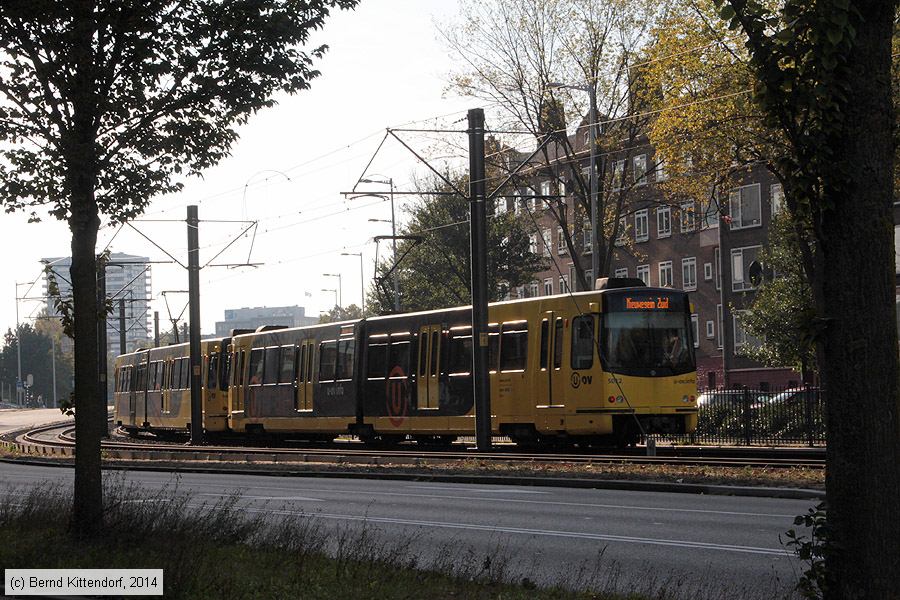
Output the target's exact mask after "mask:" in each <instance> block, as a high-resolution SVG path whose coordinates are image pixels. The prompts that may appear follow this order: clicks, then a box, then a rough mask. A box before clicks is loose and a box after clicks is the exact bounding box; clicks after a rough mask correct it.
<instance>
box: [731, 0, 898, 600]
mask: <svg viewBox="0 0 900 600" xmlns="http://www.w3.org/2000/svg"><path fill="white" fill-rule="evenodd" d="M716 4H717V5H718V6H719V11H720V12H719V15H720V17H721V18H722V20H723V21H725V22H726V23H727V24H728V26H729V28H730V29H731V30H733V31H740V32H741V34H742V37H743V42H744V46H745V48H746V51H747V53H748V55H749V57H750V58H749V61H748V65H749V68H750V70H751V72H752V74H753V77H754V83H755V84H754V88H753V99H754V102H755V104H756V106H758V107H759V109H760V111H761V113H762V115H763V117H764V119H765V124H766V125H767V126H768V127H770V128H771V129H772V130H775V131H778V132H779V133H780V135H781V138H782V139H783V140H784V144H785V146H786V150H787V151H785V152H784V153H782V155H781V156H779V158H778V171H779V173H780V174H781V180H782V184H783V186H784V192H785V203H786V205H787V209H788V214H789V215H790V218H791V221H792V223H793V224H794V226H795V227H796V228H798V229H800V228H804V227H807V226H808V227H809V230H808V232H809V235H808V236H803V235H801V236H798V241H799V247H800V253H801V254H800V255H801V259H802V263H803V269H804V272H805V274H806V277H807V280H808V281H809V283H810V289H811V293H812V298H813V304H812V306H813V308H814V310H815V316H814V317H813V320H814V322H813V326H812V330H811V332H810V334H811V336H813V338H814V339H815V341H816V356H817V362H818V365H819V371H820V375H821V379H822V382H823V384H824V385H825V386H826V388H827V392H828V402H827V411H826V423H827V444H828V447H827V463H828V470H827V475H826V491H827V495H828V513H827V521H828V523H827V524H828V527H827V531H828V540H827V545H826V549H825V565H826V580H825V581H824V582H822V587H823V591H824V595H825V597H826V598H828V599H837V598H841V599H847V598H871V599H873V600H874V599H882V598H895V597H897V593H898V592H897V590H898V589H900V552H897V540H898V539H900V520H898V519H897V518H896V509H897V497H898V495H900V392H898V375H900V370H898V345H897V328H896V323H895V314H894V311H895V308H894V297H895V269H894V262H895V260H894V248H893V246H894V239H893V236H892V230H893V226H894V223H893V201H894V182H893V175H894V152H895V140H894V137H893V131H894V126H895V123H896V119H895V114H894V106H893V102H892V97H891V96H892V89H891V63H892V60H891V58H892V57H891V54H892V36H893V32H894V26H895V20H896V18H897V2H896V1H885V0H858V1H856V2H852V3H851V2H850V1H849V0H818V1H816V2H808V1H805V0H785V2H782V3H778V4H776V5H771V4H765V3H760V2H758V1H756V0H716Z"/></svg>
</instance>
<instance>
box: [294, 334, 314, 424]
mask: <svg viewBox="0 0 900 600" xmlns="http://www.w3.org/2000/svg"><path fill="white" fill-rule="evenodd" d="M315 352H316V340H303V341H302V342H300V347H299V348H297V369H296V373H297V397H296V399H295V400H294V402H295V404H294V408H295V409H296V410H298V411H304V412H312V409H313V365H314V364H315V363H314V362H313V355H314V354H315Z"/></svg>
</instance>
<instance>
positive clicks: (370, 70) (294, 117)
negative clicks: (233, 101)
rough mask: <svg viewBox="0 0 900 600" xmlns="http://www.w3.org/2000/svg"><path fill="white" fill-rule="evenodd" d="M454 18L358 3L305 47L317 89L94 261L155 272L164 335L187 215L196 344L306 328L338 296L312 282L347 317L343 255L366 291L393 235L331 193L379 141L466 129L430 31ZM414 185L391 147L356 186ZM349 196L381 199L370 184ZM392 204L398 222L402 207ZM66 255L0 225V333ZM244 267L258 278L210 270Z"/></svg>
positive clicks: (441, 159)
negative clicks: (264, 311)
mask: <svg viewBox="0 0 900 600" xmlns="http://www.w3.org/2000/svg"><path fill="white" fill-rule="evenodd" d="M455 18H457V4H456V2H455V0H362V2H361V4H360V6H359V7H358V8H357V9H356V10H355V11H351V12H342V13H336V14H333V15H332V17H331V18H330V19H329V21H328V22H327V23H326V25H325V27H324V29H323V30H322V31H321V32H317V33H316V34H315V35H314V36H313V38H312V40H311V44H310V46H311V47H312V46H314V45H318V44H320V43H327V44H328V45H329V46H330V50H329V51H328V53H327V54H326V56H325V58H324V59H323V60H321V61H319V62H318V63H317V64H316V67H317V68H319V69H320V70H321V72H322V75H321V77H319V78H318V79H315V80H314V81H313V82H312V87H311V89H310V90H307V91H303V92H301V93H299V94H297V95H295V96H280V97H278V98H277V99H278V102H279V103H278V105H277V106H276V107H274V108H270V109H265V110H264V111H262V112H260V113H258V114H257V115H255V116H254V117H252V118H251V119H250V121H249V122H248V123H247V124H246V125H244V126H243V127H242V128H241V129H240V130H239V133H240V140H239V141H238V142H237V143H236V144H235V145H234V147H233V148H232V151H231V156H230V157H228V158H227V159H225V160H223V161H222V162H221V163H220V164H219V165H217V166H216V167H214V168H212V169H209V170H208V171H207V172H205V173H204V174H203V177H202V179H201V178H194V179H189V180H186V181H185V187H184V189H183V191H181V192H179V193H178V194H172V195H169V196H165V197H160V198H156V199H154V201H153V202H152V203H151V204H150V206H149V207H148V208H147V210H146V212H145V214H144V216H142V217H140V218H138V219H137V220H136V221H135V222H133V223H132V224H131V225H133V227H134V229H132V227H128V226H126V227H124V228H122V229H121V231H118V230H117V228H112V227H108V226H104V227H102V228H101V231H100V236H99V241H98V251H100V250H102V249H104V248H106V247H109V248H110V249H111V250H112V251H114V252H126V253H129V254H136V255H140V256H148V257H150V258H151V260H154V261H161V262H160V263H157V264H154V265H153V267H152V278H153V281H152V289H153V296H154V301H153V303H152V307H151V310H157V311H159V312H160V320H161V322H165V320H166V319H167V318H168V311H169V310H171V311H172V312H174V313H179V312H181V310H182V309H183V307H184V304H185V303H186V301H187V297H186V295H179V294H174V293H173V294H169V295H168V298H169V306H168V308H167V306H166V303H165V301H164V300H163V297H162V295H161V292H163V291H166V290H173V291H175V290H185V289H187V271H186V270H185V269H184V268H182V267H181V266H179V265H178V264H175V263H174V262H171V258H170V257H169V256H167V253H168V254H170V255H172V257H174V258H176V259H178V260H179V261H180V262H182V263H185V264H186V243H187V234H186V225H185V223H184V219H185V216H186V207H187V206H188V205H190V204H196V205H197V206H198V207H199V208H198V210H199V215H200V219H201V225H200V229H199V237H200V247H201V265H203V264H205V263H207V262H208V261H210V260H211V259H214V260H213V261H212V264H211V265H210V266H208V267H206V268H204V269H203V271H202V272H201V278H200V286H201V304H200V309H201V325H202V330H203V333H204V334H206V333H212V332H213V330H214V323H215V321H217V320H222V319H223V316H224V310H225V309H226V308H240V307H248V306H290V305H301V306H305V307H306V309H307V314H310V315H313V316H316V315H318V314H319V312H320V311H323V310H327V309H328V308H330V307H331V306H333V305H334V303H335V293H334V292H331V291H323V289H334V288H336V287H338V286H337V283H338V280H337V278H336V277H326V276H323V274H324V273H333V274H340V275H341V279H340V282H341V288H342V289H341V295H342V298H341V300H342V304H344V305H347V304H350V303H356V304H359V302H360V297H361V296H360V292H361V281H360V259H359V258H358V257H356V256H341V253H342V252H354V253H360V252H361V253H362V254H363V270H364V277H365V285H366V286H368V285H369V284H370V282H371V277H372V272H373V266H374V260H375V253H376V245H375V243H374V242H373V240H372V238H373V237H374V236H376V235H386V234H390V227H391V226H390V223H384V222H378V221H376V222H371V221H369V219H381V220H390V218H391V206H390V202H388V201H386V200H384V199H381V198H377V197H371V196H370V197H362V198H358V199H355V200H346V199H345V198H344V196H342V195H341V192H345V191H349V190H351V189H352V188H353V185H354V183H355V182H356V181H357V179H358V178H359V177H360V175H361V174H362V173H363V171H364V170H365V169H366V165H367V163H368V162H369V160H370V159H371V158H372V156H373V155H374V154H375V153H376V149H377V148H378V146H379V143H380V142H381V141H382V139H383V138H384V135H385V128H387V127H402V126H407V127H409V128H446V127H449V128H452V129H455V130H457V131H461V130H464V129H465V113H466V110H468V109H470V108H475V107H478V106H479V102H478V101H477V100H475V99H472V98H460V97H458V96H456V95H454V94H452V93H450V92H447V79H448V76H447V74H448V72H449V71H450V70H451V69H452V68H453V64H452V59H451V57H450V55H449V51H448V50H447V48H446V47H445V46H444V45H443V43H442V42H441V40H440V34H439V32H438V29H437V28H436V26H435V22H439V23H446V22H449V21H452V20H454V19H455ZM435 117H440V118H438V119H435ZM398 135H401V137H403V139H404V140H405V141H407V143H409V144H410V145H411V146H413V147H414V148H415V149H416V150H417V151H420V152H422V153H423V154H425V155H427V156H429V157H431V158H435V159H437V160H438V164H440V165H450V166H461V165H464V164H466V161H465V159H464V157H462V154H461V153H459V152H457V153H455V154H459V156H458V157H454V156H450V155H452V154H454V153H453V152H448V151H447V149H446V147H445V146H444V143H445V142H450V143H455V144H456V145H457V146H459V147H461V148H464V147H465V144H466V140H465V136H464V135H462V134H459V133H456V134H446V135H443V134H442V135H436V134H421V133H401V134H398ZM424 171H425V167H423V166H422V165H421V163H418V162H417V160H416V158H415V157H414V156H413V155H412V154H411V153H410V152H409V151H407V150H405V149H404V148H403V147H402V146H401V145H400V144H399V143H398V142H396V141H395V140H393V139H389V140H387V141H385V143H384V145H383V146H382V148H381V150H380V151H379V152H378V153H377V156H376V158H375V160H374V161H373V163H372V165H371V166H370V167H369V168H368V170H367V173H368V174H369V176H371V177H372V178H373V179H377V178H390V179H393V180H394V182H395V187H396V189H397V190H408V189H410V183H411V180H412V179H413V177H414V176H415V175H416V174H420V175H421V174H422V173H424ZM358 189H360V190H364V191H368V192H374V193H386V192H388V191H389V187H388V186H386V185H378V184H361V185H360V187H359V188H358ZM396 204H397V206H396V211H397V217H398V221H402V218H403V217H402V214H403V213H402V204H403V200H402V197H400V198H397V199H396ZM239 221H258V225H257V226H256V235H255V237H254V236H253V235H251V234H250V233H247V234H246V235H244V236H241V235H239V234H240V233H241V231H242V230H243V229H244V228H245V227H246V225H244V224H242V223H240V222H239ZM135 230H137V231H135ZM144 236H146V238H149V239H150V240H152V241H153V243H151V242H150V241H148V240H147V239H146V238H145V237H144ZM235 238H237V240H236V241H235V242H234V243H233V244H232V245H231V246H230V247H228V249H227V250H225V252H223V253H222V254H221V255H219V256H218V257H216V254H217V253H219V252H220V251H221V250H223V248H225V246H226V245H227V244H228V243H229V242H231V241H232V240H234V239H235ZM154 244H155V245H154ZM157 246H158V247H157ZM382 252H384V248H382ZM69 254H70V236H69V231H68V228H67V226H66V225H65V223H63V222H59V221H55V220H53V219H52V218H47V219H45V220H43V221H42V222H40V223H36V224H29V223H27V219H26V217H25V216H24V215H23V214H5V213H0V255H2V256H4V257H5V260H4V265H3V267H2V271H0V327H2V328H3V330H5V329H6V328H8V327H13V326H14V324H15V322H16V309H17V308H18V313H19V318H20V320H22V321H26V320H27V319H28V318H29V317H32V316H34V315H36V314H37V312H38V311H39V310H40V309H41V307H42V303H41V302H39V301H35V300H31V299H30V298H35V297H39V296H40V295H41V281H40V276H41V265H40V264H39V260H40V259H41V258H43V257H52V256H68V255H69ZM382 255H383V254H382ZM165 261H169V262H165ZM247 262H250V263H254V264H256V265H257V266H254V267H224V266H222V267H220V266H214V265H217V264H238V263H247ZM36 279H37V283H36V284H35V285H34V286H33V287H32V286H30V285H29V284H30V283H31V282H33V281H35V280H36ZM14 289H15V290H16V291H17V292H16V293H15V294H14V292H13V290H14ZM16 298H20V300H18V302H17V301H16ZM21 298H24V299H21ZM186 314H187V312H186V311H185V315H186Z"/></svg>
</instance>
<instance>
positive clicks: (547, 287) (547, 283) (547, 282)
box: [544, 277, 553, 296]
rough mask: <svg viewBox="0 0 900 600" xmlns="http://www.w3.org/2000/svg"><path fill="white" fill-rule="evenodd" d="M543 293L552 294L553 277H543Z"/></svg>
mask: <svg viewBox="0 0 900 600" xmlns="http://www.w3.org/2000/svg"><path fill="white" fill-rule="evenodd" d="M544 295H545V296H552V295H553V278H552V277H547V278H546V279H544Z"/></svg>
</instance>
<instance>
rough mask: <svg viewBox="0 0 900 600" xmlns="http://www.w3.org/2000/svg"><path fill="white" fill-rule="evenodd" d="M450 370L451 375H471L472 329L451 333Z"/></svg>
mask: <svg viewBox="0 0 900 600" xmlns="http://www.w3.org/2000/svg"><path fill="white" fill-rule="evenodd" d="M447 354H448V362H449V363H450V364H449V366H448V369H449V371H450V374H451V375H469V374H471V373H472V329H471V328H467V329H465V330H462V331H451V332H450V349H449V352H448V353H447Z"/></svg>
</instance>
